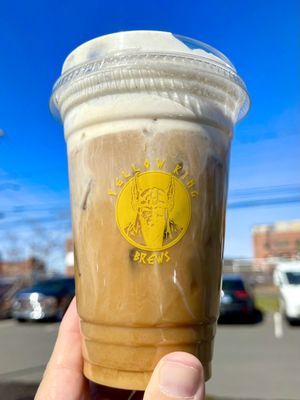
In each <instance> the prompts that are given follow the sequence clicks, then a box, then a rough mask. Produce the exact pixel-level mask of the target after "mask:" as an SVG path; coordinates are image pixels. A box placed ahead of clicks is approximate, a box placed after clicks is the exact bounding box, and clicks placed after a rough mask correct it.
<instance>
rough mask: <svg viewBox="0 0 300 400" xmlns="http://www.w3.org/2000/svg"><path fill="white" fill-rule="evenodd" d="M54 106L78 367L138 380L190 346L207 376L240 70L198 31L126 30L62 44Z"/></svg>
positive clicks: (137, 385)
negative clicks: (61, 135) (65, 174)
mask: <svg viewBox="0 0 300 400" xmlns="http://www.w3.org/2000/svg"><path fill="white" fill-rule="evenodd" d="M51 107H52V111H53V113H55V114H58V115H59V116H60V118H61V120H62V121H63V124H64V131H65V138H66V142H67V150H68V162H69V180H70V188H71V204H72V221H73V239H74V252H75V278H76V297H77V305H78V312H79V315H80V319H81V330H82V338H83V357H84V374H85V375H86V376H87V377H88V378H89V379H91V380H92V381H95V382H97V383H100V384H104V385H107V386H113V387H118V388H124V389H134V390H144V389H145V387H146V385H147V383H148V381H149V378H150V376H151V373H152V371H153V369H154V368H155V365H156V364H157V362H158V361H159V360H160V358H161V357H163V356H164V355H165V354H167V353H169V352H171V351H187V352H189V353H192V354H194V355H196V356H197V357H198V358H199V359H200V361H201V362H202V364H203V366H204V370H205V378H206V380H207V379H209V377H210V376H211V361H212V355H213V340H214V336H215V332H216V321H217V318H218V315H219V300H220V283H221V272H222V257H223V243H224V221H225V209H226V196H227V175H228V154H229V150H230V142H231V137H232V130H233V127H234V124H235V123H236V122H237V121H238V120H239V119H241V118H242V117H243V116H244V115H245V114H246V113H247V111H248V108H249V99H248V95H247V92H246V89H245V86H244V84H243V82H242V80H241V79H240V78H239V76H238V75H237V73H236V70H235V69H234V67H233V66H232V64H231V63H230V61H229V60H228V59H227V58H226V57H225V56H223V55H222V54H221V53H219V52H218V51H217V50H215V49H213V48H211V47H209V46H207V45H205V44H203V43H201V42H198V41H195V40H193V39H188V38H184V37H181V36H176V35H172V34H171V33H168V32H156V31H131V32H120V33H115V34H111V35H107V36H103V37H99V38H96V39H94V40H92V41H89V42H87V43H84V44H83V45H81V46H80V47H78V48H77V49H75V50H74V51H73V52H72V53H71V54H70V55H69V56H68V58H67V59H66V61H65V63H64V66H63V70H62V75H61V77H60V78H59V80H58V81H57V83H56V84H55V86H54V89H53V94H52V98H51Z"/></svg>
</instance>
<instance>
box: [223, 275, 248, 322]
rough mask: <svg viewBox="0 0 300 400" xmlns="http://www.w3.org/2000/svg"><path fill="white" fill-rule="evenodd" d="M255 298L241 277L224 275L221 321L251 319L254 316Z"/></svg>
mask: <svg viewBox="0 0 300 400" xmlns="http://www.w3.org/2000/svg"><path fill="white" fill-rule="evenodd" d="M254 312H255V305H254V297H253V295H252V293H251V291H250V289H249V288H248V287H247V285H246V284H245V282H244V281H243V279H242V278H241V277H240V276H239V275H224V276H223V280H222V291H221V304H220V319H224V318H225V317H231V318H251V317H252V316H254Z"/></svg>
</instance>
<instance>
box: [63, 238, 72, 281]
mask: <svg viewBox="0 0 300 400" xmlns="http://www.w3.org/2000/svg"><path fill="white" fill-rule="evenodd" d="M65 248H66V257H65V265H66V270H65V273H66V275H67V276H74V244H73V240H72V239H67V240H66V243H65Z"/></svg>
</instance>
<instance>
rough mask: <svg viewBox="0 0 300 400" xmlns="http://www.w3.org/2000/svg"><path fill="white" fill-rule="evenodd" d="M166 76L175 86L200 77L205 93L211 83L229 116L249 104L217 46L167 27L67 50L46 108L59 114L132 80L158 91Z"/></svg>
mask: <svg viewBox="0 0 300 400" xmlns="http://www.w3.org/2000/svg"><path fill="white" fill-rule="evenodd" d="M205 77H206V78H205ZM170 79H172V80H173V84H174V90H175V91H176V90H177V89H178V85H179V86H182V85H183V86H184V85H185V83H187V82H192V81H194V82H195V81H198V82H200V81H201V82H202V83H203V84H205V85H206V93H207V87H208V85H210V86H211V87H213V86H214V87H215V88H217V89H218V90H219V91H223V92H225V93H226V94H227V95H228V96H231V97H232V103H233V104H234V105H233V107H234V114H235V115H234V117H233V120H234V121H233V122H235V121H237V120H240V119H241V118H243V117H244V116H245V115H246V114H247V112H248V110H249V105H250V101H249V96H248V94H247V90H246V87H245V84H244V82H243V81H242V79H241V78H240V77H239V76H238V74H237V72H236V69H235V68H234V66H233V65H232V63H231V62H230V61H229V60H228V58H227V57H226V56H225V55H223V54H222V53H221V52H219V51H218V50H216V49H214V48H213V47H211V46H209V45H207V44H205V43H202V42H200V41H198V40H195V39H191V38H188V37H185V36H180V35H173V34H172V33H169V32H159V31H129V32H118V33H113V34H110V35H105V36H101V37H98V38H96V39H93V40H90V41H88V42H86V43H84V44H82V45H81V46H79V47H78V48H76V49H75V50H74V51H73V52H71V53H70V55H69V56H68V57H67V59H66V60H65V62H64V65H63V68H62V75H61V77H60V78H59V79H58V80H57V82H56V83H55V85H54V87H53V92H52V96H51V101H50V107H51V111H52V113H53V114H54V115H57V116H59V117H61V118H62V119H63V116H64V114H65V113H66V111H67V109H69V108H70V107H72V106H73V105H74V104H76V103H78V102H80V101H84V100H85V99H87V98H88V97H89V98H90V97H91V96H92V95H94V96H96V95H97V96H99V95H101V93H103V94H108V93H109V92H110V89H111V91H112V92H113V93H116V91H118V87H119V90H120V91H121V92H122V93H124V92H125V91H126V90H127V89H128V90H129V91H132V90H133V88H132V85H131V83H132V80H134V82H135V83H134V85H135V86H134V88H135V90H136V91H139V90H146V91H147V90H149V91H151V90H153V89H155V90H156V91H157V90H163V89H164V88H163V86H164V82H168V83H169V80H170ZM164 80H165V81H164ZM189 86H190V85H189ZM202 86H203V85H202ZM181 89H182V88H181ZM168 90H170V88H168Z"/></svg>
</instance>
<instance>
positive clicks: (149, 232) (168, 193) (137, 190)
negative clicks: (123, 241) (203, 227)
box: [132, 176, 175, 248]
mask: <svg viewBox="0 0 300 400" xmlns="http://www.w3.org/2000/svg"><path fill="white" fill-rule="evenodd" d="M174 191H175V185H174V182H173V178H172V177H170V182H169V184H168V185H167V187H158V186H157V185H155V184H152V185H151V182H149V184H148V185H146V186H145V185H144V187H141V185H140V184H139V180H138V177H137V176H136V177H135V181H134V184H133V186H132V207H133V209H134V210H135V211H136V213H137V214H136V221H135V224H134V226H135V229H134V230H135V232H136V233H137V231H138V230H139V229H140V231H141V232H140V233H141V235H142V237H143V239H144V241H145V243H146V245H148V246H150V247H152V248H158V247H161V246H162V245H163V240H164V238H165V237H166V235H168V234H170V233H171V227H170V219H169V213H170V211H171V210H172V209H173V207H174Z"/></svg>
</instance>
